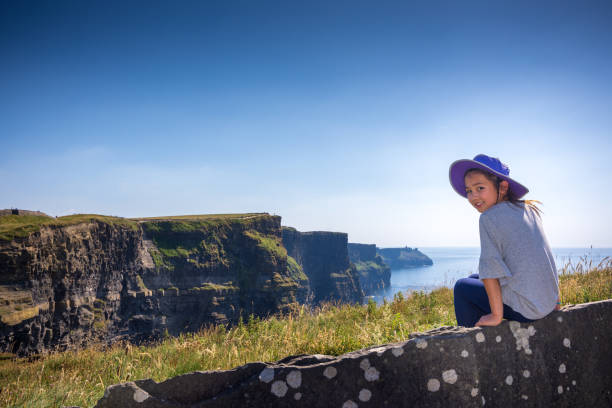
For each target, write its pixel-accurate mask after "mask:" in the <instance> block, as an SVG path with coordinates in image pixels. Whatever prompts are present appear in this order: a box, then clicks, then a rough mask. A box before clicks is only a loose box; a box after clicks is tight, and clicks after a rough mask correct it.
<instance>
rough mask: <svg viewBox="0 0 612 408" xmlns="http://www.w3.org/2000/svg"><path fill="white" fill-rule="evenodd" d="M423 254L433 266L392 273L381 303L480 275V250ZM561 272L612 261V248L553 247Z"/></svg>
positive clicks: (446, 249)
mask: <svg viewBox="0 0 612 408" xmlns="http://www.w3.org/2000/svg"><path fill="white" fill-rule="evenodd" d="M419 251H421V252H422V253H424V254H425V255H427V256H429V257H430V258H431V259H432V260H433V265H431V266H421V267H416V268H409V269H395V270H391V287H390V288H386V289H385V290H381V291H378V292H376V293H374V294H373V298H374V300H376V301H377V302H378V303H381V302H382V301H383V298H385V299H387V300H392V299H393V296H394V295H395V294H396V293H397V292H402V293H405V292H410V291H414V290H422V291H425V292H429V291H431V290H432V289H435V288H437V287H441V286H446V287H450V288H452V287H453V285H454V284H455V282H456V281H457V279H461V278H465V277H466V276H469V275H470V274H472V273H478V257H479V256H480V248H479V247H470V248H456V247H430V248H419ZM552 251H553V254H554V256H555V264H556V266H557V269H559V270H560V269H561V268H563V267H564V266H565V265H567V264H568V263H571V264H574V265H575V264H578V263H580V262H586V263H589V262H591V263H592V265H593V266H596V265H597V264H599V263H600V262H601V261H602V260H604V259H605V258H606V257H609V258H612V248H553V250H552Z"/></svg>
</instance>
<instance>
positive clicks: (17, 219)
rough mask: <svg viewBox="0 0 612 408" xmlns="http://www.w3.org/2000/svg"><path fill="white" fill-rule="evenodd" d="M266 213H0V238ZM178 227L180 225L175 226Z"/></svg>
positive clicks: (10, 238) (221, 219)
mask: <svg viewBox="0 0 612 408" xmlns="http://www.w3.org/2000/svg"><path fill="white" fill-rule="evenodd" d="M263 215H268V214H267V213H246V214H202V215H177V216H167V217H148V218H122V217H112V216H107V215H99V214H74V215H66V216H63V217H57V218H54V217H48V216H45V215H1V216H0V240H3V241H11V240H13V239H15V238H23V237H27V236H28V235H30V234H31V233H33V232H37V231H39V230H40V229H41V228H42V227H43V226H60V227H61V226H69V225H76V224H81V223H88V222H92V221H99V222H104V223H106V224H110V225H120V226H124V227H129V228H132V229H137V228H138V224H139V222H144V221H174V222H176V221H202V222H207V223H214V222H220V221H223V220H246V219H252V218H255V217H260V216H263ZM179 225H180V224H179ZM177 228H180V226H177Z"/></svg>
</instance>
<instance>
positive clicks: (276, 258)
mask: <svg viewBox="0 0 612 408" xmlns="http://www.w3.org/2000/svg"><path fill="white" fill-rule="evenodd" d="M103 218H104V217H99V216H97V217H96V218H91V219H86V220H82V221H78V222H76V223H75V224H74V225H61V223H60V225H56V224H43V225H42V226H40V228H39V229H38V231H35V232H32V233H28V234H25V236H19V235H18V234H17V235H15V236H14V237H13V238H12V239H10V240H7V239H4V240H0V317H1V321H0V350H1V351H3V352H13V353H17V354H20V355H27V354H32V353H40V352H45V351H48V350H52V349H56V348H58V349H64V348H69V347H74V346H76V347H80V346H86V345H88V344H90V343H91V342H93V341H100V340H103V341H111V340H116V339H121V338H126V339H131V340H141V339H151V338H155V337H157V336H160V335H162V334H163V333H165V332H168V333H170V334H178V333H181V332H184V331H194V330H198V329H199V328H200V327H201V326H202V325H204V324H210V323H231V322H235V321H236V320H237V319H238V318H239V316H240V315H241V314H243V315H248V314H251V313H252V314H255V315H259V316H264V315H267V314H270V313H275V312H278V311H283V310H286V309H287V308H289V307H291V306H292V305H293V304H296V303H297V302H304V301H306V294H307V288H308V280H307V277H306V276H305V275H304V273H303V270H302V269H301V267H300V266H299V265H297V264H296V263H295V262H291V261H288V258H287V253H286V250H285V249H284V248H283V247H282V243H281V227H280V217H274V216H269V215H262V214H259V215H253V216H250V217H242V218H220V219H205V220H201V219H172V220H170V219H160V220H141V221H139V222H136V221H127V220H123V219H121V222H111V221H108V220H106V219H103ZM101 219H102V220H101ZM45 222H47V221H45ZM49 222H50V221H49ZM53 222H54V223H55V222H56V221H53ZM58 222H59V221H58ZM3 236H6V233H5V235H3Z"/></svg>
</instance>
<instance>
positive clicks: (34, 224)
mask: <svg viewBox="0 0 612 408" xmlns="http://www.w3.org/2000/svg"><path fill="white" fill-rule="evenodd" d="M93 221H99V222H104V223H106V224H110V225H120V226H124V227H129V228H132V229H137V228H138V223H137V222H136V221H134V220H130V219H128V218H121V217H111V216H106V215H98V214H75V215H67V216H64V217H57V218H53V217H47V216H44V215H3V216H0V240H2V241H11V240H13V239H15V238H24V237H27V236H28V235H30V234H32V233H34V232H37V231H40V229H41V228H42V227H44V226H58V227H62V226H64V227H65V226H69V225H76V224H81V223H88V222H93Z"/></svg>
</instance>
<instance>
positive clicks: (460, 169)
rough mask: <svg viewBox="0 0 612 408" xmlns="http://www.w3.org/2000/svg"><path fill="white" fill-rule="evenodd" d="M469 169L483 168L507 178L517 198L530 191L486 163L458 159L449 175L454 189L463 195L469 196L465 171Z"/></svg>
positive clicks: (450, 169) (451, 167) (503, 178)
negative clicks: (466, 190) (466, 189)
mask: <svg viewBox="0 0 612 408" xmlns="http://www.w3.org/2000/svg"><path fill="white" fill-rule="evenodd" d="M469 169H481V170H484V171H486V172H489V173H493V174H495V175H496V176H498V177H499V178H501V179H502V180H506V181H507V182H508V185H509V189H510V191H512V192H513V193H514V196H515V197H516V198H517V199H520V198H522V197H523V196H524V195H525V194H527V193H528V192H529V189H528V188H527V187H525V186H524V185H522V184H521V183H519V182H518V181H516V180H513V179H511V178H510V177H508V176H506V175H504V174H501V173H498V172H497V171H495V170H493V169H492V168H490V167H488V166H485V165H484V164H482V163H480V162H477V161H475V160H469V159H464V160H457V161H456V162H454V163H453V164H451V166H450V168H449V170H448V177H449V179H450V183H451V185H452V186H453V189H454V190H455V191H456V192H457V194H459V195H460V196H462V197H466V198H467V193H466V192H465V172H466V171H468V170H469Z"/></svg>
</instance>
